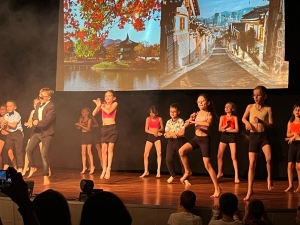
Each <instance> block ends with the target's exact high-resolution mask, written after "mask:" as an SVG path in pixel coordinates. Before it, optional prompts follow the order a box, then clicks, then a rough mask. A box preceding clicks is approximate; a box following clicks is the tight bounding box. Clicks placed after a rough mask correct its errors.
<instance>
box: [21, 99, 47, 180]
mask: <svg viewBox="0 0 300 225" xmlns="http://www.w3.org/2000/svg"><path fill="white" fill-rule="evenodd" d="M39 102H40V100H39V99H38V98H35V99H33V110H31V112H30V115H29V118H28V120H27V122H25V123H24V126H26V127H27V128H32V117H33V114H34V112H35V110H36V105H37V104H38V103H39ZM29 141H30V138H29V139H28V141H27V144H28V143H29ZM39 148H40V152H41V151H42V142H40V143H39ZM28 170H29V160H28V156H27V153H26V154H25V163H24V168H23V172H22V176H25V174H26V172H27V171H28ZM49 176H50V171H49Z"/></svg>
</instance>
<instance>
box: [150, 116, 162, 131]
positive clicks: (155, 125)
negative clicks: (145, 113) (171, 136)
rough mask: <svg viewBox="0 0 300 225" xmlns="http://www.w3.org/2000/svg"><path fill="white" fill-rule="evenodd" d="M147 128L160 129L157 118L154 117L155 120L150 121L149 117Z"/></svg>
mask: <svg viewBox="0 0 300 225" xmlns="http://www.w3.org/2000/svg"><path fill="white" fill-rule="evenodd" d="M148 127H149V128H157V129H159V128H160V123H159V117H156V120H154V121H153V120H152V119H151V117H149V123H148Z"/></svg>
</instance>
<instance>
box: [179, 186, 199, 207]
mask: <svg viewBox="0 0 300 225" xmlns="http://www.w3.org/2000/svg"><path fill="white" fill-rule="evenodd" d="M180 205H181V206H182V207H183V208H184V209H185V210H188V211H191V209H192V208H194V207H195V205H196V195H195V193H194V192H192V191H189V190H187V191H184V192H182V193H181V196H180Z"/></svg>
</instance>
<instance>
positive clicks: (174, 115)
mask: <svg viewBox="0 0 300 225" xmlns="http://www.w3.org/2000/svg"><path fill="white" fill-rule="evenodd" d="M169 112H170V117H171V119H169V120H168V121H167V124H166V128H165V134H164V136H165V138H167V139H168V144H167V150H166V163H167V167H168V170H169V173H170V175H171V176H170V178H169V179H168V180H167V182H168V183H172V182H173V180H174V177H175V176H176V172H175V166H174V161H173V160H174V159H173V158H174V154H175V153H176V154H178V150H179V149H180V147H181V146H182V145H184V143H185V138H184V133H185V127H184V121H183V119H181V118H179V114H180V105H179V104H178V103H173V104H171V105H170V111H169Z"/></svg>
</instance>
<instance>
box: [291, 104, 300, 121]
mask: <svg viewBox="0 0 300 225" xmlns="http://www.w3.org/2000/svg"><path fill="white" fill-rule="evenodd" d="M295 108H300V103H299V102H296V103H295V104H294V106H293V112H292V115H291V118H290V122H293V121H294V120H295V115H294V110H295Z"/></svg>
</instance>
